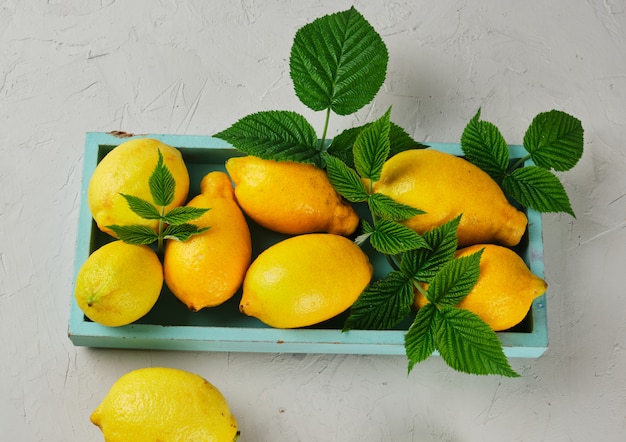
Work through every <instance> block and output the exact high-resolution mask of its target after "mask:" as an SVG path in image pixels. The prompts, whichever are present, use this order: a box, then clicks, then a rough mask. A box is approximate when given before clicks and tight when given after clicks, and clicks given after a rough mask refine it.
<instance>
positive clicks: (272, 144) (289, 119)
mask: <svg viewBox="0 0 626 442" xmlns="http://www.w3.org/2000/svg"><path fill="white" fill-rule="evenodd" d="M215 137H217V138H220V139H222V140H224V141H227V142H228V143H230V144H231V145H232V146H233V147H234V148H235V149H237V150H239V151H241V152H244V153H246V154H248V155H253V156H257V157H259V158H263V159H266V160H277V161H296V162H300V163H309V164H315V165H317V166H321V158H320V154H319V151H318V150H317V142H318V140H317V135H316V134H315V129H313V127H312V126H311V125H310V124H309V122H308V121H307V120H306V119H305V118H304V117H303V116H301V115H300V114H297V113H296V112H291V111H263V112H257V113H254V114H250V115H247V116H245V117H243V118H242V119H240V120H239V121H237V122H236V123H235V124H233V125H232V126H230V127H229V128H228V129H226V130H223V131H221V132H219V133H217V134H215Z"/></svg>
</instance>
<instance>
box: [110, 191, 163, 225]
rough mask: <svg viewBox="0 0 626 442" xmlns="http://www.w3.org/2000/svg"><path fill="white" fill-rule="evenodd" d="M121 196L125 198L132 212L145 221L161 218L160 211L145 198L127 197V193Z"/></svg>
mask: <svg viewBox="0 0 626 442" xmlns="http://www.w3.org/2000/svg"><path fill="white" fill-rule="evenodd" d="M120 195H122V196H123V197H124V199H125V200H126V202H127V203H128V207H129V208H130V210H132V211H133V212H134V213H135V214H136V215H139V216H140V217H142V218H143V219H159V218H161V214H160V213H159V211H158V209H157V208H156V207H155V206H154V204H152V203H151V202H149V201H146V200H144V199H143V198H139V197H138V196H133V195H126V194H125V193H120Z"/></svg>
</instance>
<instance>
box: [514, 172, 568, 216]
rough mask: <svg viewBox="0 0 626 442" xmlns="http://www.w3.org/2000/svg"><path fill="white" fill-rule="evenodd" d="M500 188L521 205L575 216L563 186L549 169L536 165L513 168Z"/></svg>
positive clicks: (539, 210) (541, 210)
mask: <svg viewBox="0 0 626 442" xmlns="http://www.w3.org/2000/svg"><path fill="white" fill-rule="evenodd" d="M502 188H503V189H504V193H506V194H507V195H508V196H510V197H511V198H513V199H515V200H517V201H518V202H519V203H520V204H521V205H523V206H525V207H530V208H532V209H535V210H536V211H538V212H544V213H546V212H565V213H569V214H570V215H572V216H573V217H576V215H575V214H574V211H573V209H572V206H571V204H570V201H569V197H568V196H567V192H566V191H565V188H564V187H563V185H562V184H561V182H560V181H559V179H558V177H556V176H555V175H554V174H553V173H552V172H550V171H549V170H546V169H543V168H541V167H538V166H526V167H522V168H519V169H515V170H514V171H513V172H511V174H510V175H508V176H507V177H506V178H505V179H504V181H502Z"/></svg>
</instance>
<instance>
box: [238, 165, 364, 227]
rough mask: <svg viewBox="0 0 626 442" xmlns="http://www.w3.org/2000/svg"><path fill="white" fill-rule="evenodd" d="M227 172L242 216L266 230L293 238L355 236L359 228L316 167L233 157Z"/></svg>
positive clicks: (356, 218) (351, 211)
mask: <svg viewBox="0 0 626 442" xmlns="http://www.w3.org/2000/svg"><path fill="white" fill-rule="evenodd" d="M226 170H227V171H228V173H229V175H230V177H231V178H232V180H233V182H234V183H235V195H236V196H237V201H238V203H239V205H240V206H241V208H242V209H243V211H244V212H245V213H246V214H247V215H248V216H249V217H250V218H252V219H253V220H254V221H255V222H257V223H258V224H260V225H261V226H263V227H265V228H267V229H270V230H273V231H276V232H280V233H285V234H288V235H300V234H304V233H316V232H325V233H334V234H337V235H345V236H347V235H351V234H352V233H354V231H355V230H356V228H357V227H358V225H359V216H358V214H357V213H356V211H355V210H354V208H353V207H352V206H351V205H350V204H349V203H348V202H347V201H345V200H344V199H343V198H342V197H341V195H339V193H337V191H336V190H335V188H334V187H333V185H332V184H331V183H330V180H329V179H328V175H326V172H325V171H324V170H322V169H320V168H318V167H316V166H314V165H312V164H304V163H297V162H293V161H274V160H264V159H261V158H258V157H255V156H245V157H233V158H230V159H229V160H228V161H226Z"/></svg>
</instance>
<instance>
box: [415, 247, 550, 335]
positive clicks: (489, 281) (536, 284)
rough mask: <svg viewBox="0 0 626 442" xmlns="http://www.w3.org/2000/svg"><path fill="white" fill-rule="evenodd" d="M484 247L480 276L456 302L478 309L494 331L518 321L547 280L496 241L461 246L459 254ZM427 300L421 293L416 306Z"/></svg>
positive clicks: (508, 326)
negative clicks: (467, 292) (460, 299)
mask: <svg viewBox="0 0 626 442" xmlns="http://www.w3.org/2000/svg"><path fill="white" fill-rule="evenodd" d="M480 249H484V250H483V253H482V255H481V259H480V276H479V277H478V282H477V283H476V285H475V286H474V288H473V289H472V290H471V291H470V293H469V294H468V295H467V296H466V297H465V298H463V300H462V301H461V302H460V303H459V304H457V307H459V308H464V309H467V310H470V311H472V312H474V313H476V314H477V315H478V316H480V318H481V319H482V320H483V321H485V322H486V323H487V324H489V326H491V328H492V329H493V330H495V331H502V330H507V329H509V328H511V327H513V326H515V325H517V324H519V323H520V322H521V321H522V320H523V319H524V318H525V317H526V315H527V314H528V311H529V310H530V307H531V305H532V302H533V300H534V299H535V298H537V297H539V296H541V295H543V294H544V293H545V291H546V288H547V284H546V282H545V281H544V280H543V279H542V278H540V277H538V276H536V275H534V274H533V273H532V272H531V271H530V269H529V268H528V267H527V266H526V263H525V262H524V260H523V259H522V258H521V257H520V256H519V255H518V254H517V253H515V252H514V251H513V250H511V249H509V248H507V247H502V246H499V245H495V244H475V245H472V246H469V247H465V248H463V249H460V250H458V251H457V253H456V255H455V256H456V257H461V256H467V255H471V254H472V253H475V252H478V251H479V250H480ZM427 302H428V301H427V300H426V298H425V297H424V296H423V295H421V294H418V295H417V296H416V297H415V304H416V306H417V307H421V306H423V305H425V304H426V303H427Z"/></svg>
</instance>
